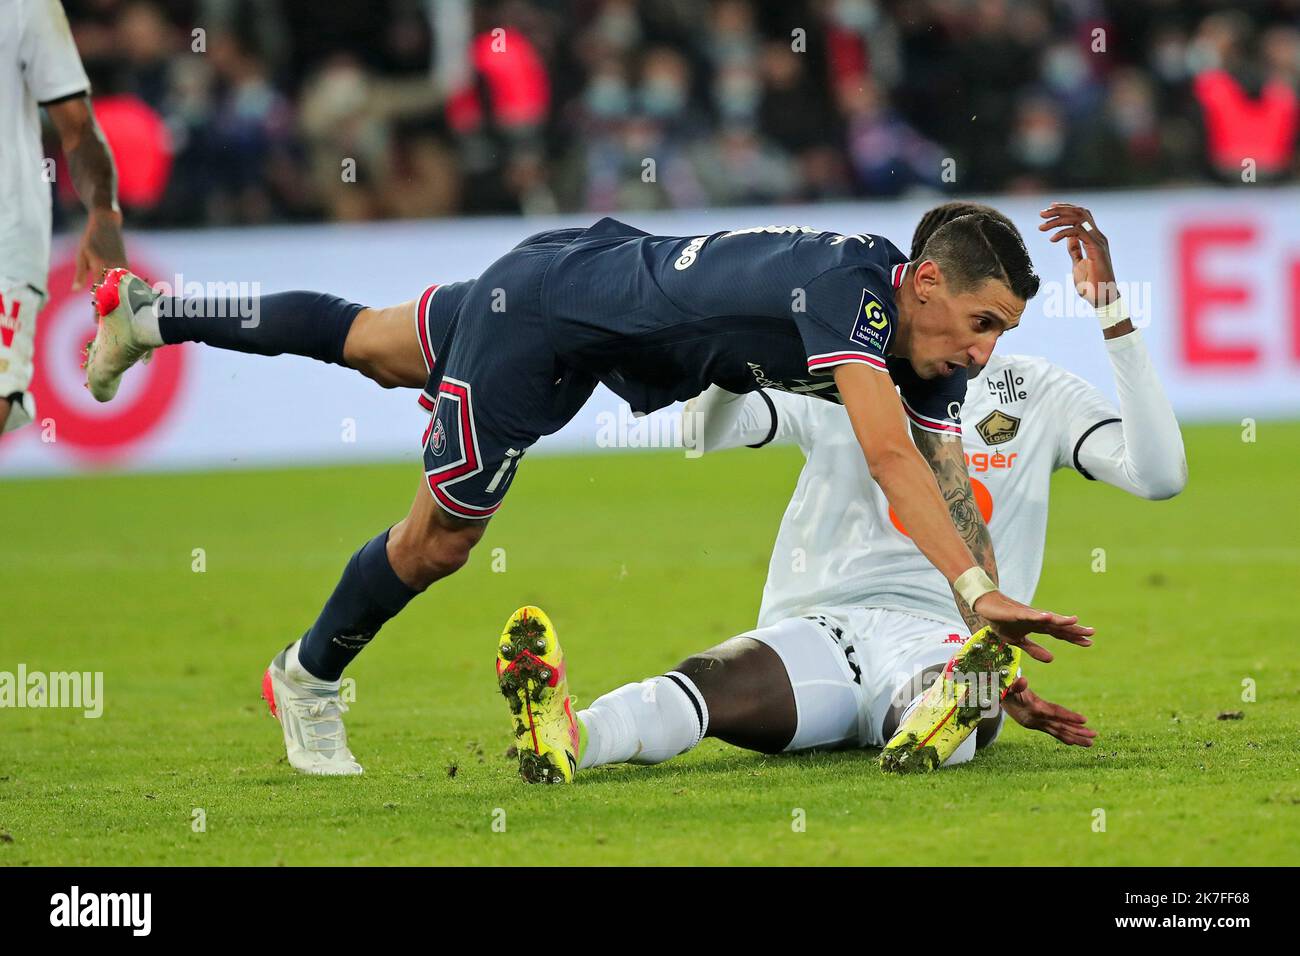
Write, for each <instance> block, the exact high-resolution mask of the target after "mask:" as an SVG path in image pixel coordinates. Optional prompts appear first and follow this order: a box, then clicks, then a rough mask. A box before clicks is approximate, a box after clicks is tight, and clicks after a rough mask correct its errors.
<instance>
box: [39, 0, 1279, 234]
mask: <svg viewBox="0 0 1300 956" xmlns="http://www.w3.org/2000/svg"><path fill="white" fill-rule="evenodd" d="M65 7H66V8H67V10H68V14H69V18H70V21H71V24H72V28H73V32H74V35H75V37H76V40H77V43H78V46H79V48H80V50H81V53H82V58H83V60H84V61H85V63H86V67H87V71H88V73H89V75H90V77H91V81H92V85H93V87H94V94H95V107H96V112H97V114H98V116H99V118H100V122H101V125H102V126H103V127H104V128H105V130H106V133H107V135H108V137H109V140H110V142H111V143H112V146H113V148H114V152H115V154H116V156H117V159H118V164H119V167H120V176H121V192H122V196H123V200H124V205H126V206H127V208H128V212H129V214H130V216H131V221H132V222H133V223H134V224H136V225H144V224H152V225H162V226H184V225H204V224H210V225H221V224H246V223H262V222H284V221H312V220H322V219H323V220H359V219H376V218H393V217H427V216H446V215H459V214H476V213H500V212H506V213H510V212H525V213H538V212H554V211H590V212H593V213H603V212H612V211H617V210H625V211H627V210H645V209H657V208H666V207H688V206H689V207H711V206H723V205H733V204H739V203H784V202H794V201H816V200H824V199H841V198H847V197H864V196H865V197H872V196H897V195H902V194H908V193H912V192H916V191H927V192H929V193H932V194H934V195H936V196H938V195H942V194H945V193H950V192H960V193H962V194H965V195H971V194H977V193H988V192H1003V191H1007V192H1044V191H1059V190H1063V189H1086V188H1124V187H1137V186H1152V185H1182V184H1189V183H1206V182H1220V183H1224V184H1241V183H1243V182H1261V183H1266V182H1278V181H1288V180H1293V179H1295V178H1296V175H1297V172H1298V171H1300V162H1298V161H1297V149H1296V141H1297V125H1298V122H1300V100H1298V99H1297V94H1298V91H1300V0H1276V2H1267V0H1256V2H1252V3H1249V4H1230V3H1222V2H1198V0H806V2H805V0H766V2H765V0H501V2H470V0H365V2H360V3H335V2H331V0H66V2H65ZM1238 7H1240V9H1238ZM51 151H52V152H53V151H54V147H53V146H52V147H51ZM66 179H67V177H60V181H61V182H66ZM60 200H61V201H62V202H64V204H65V205H66V206H68V207H72V206H74V205H75V204H74V203H73V202H71V197H70V196H61V197H60Z"/></svg>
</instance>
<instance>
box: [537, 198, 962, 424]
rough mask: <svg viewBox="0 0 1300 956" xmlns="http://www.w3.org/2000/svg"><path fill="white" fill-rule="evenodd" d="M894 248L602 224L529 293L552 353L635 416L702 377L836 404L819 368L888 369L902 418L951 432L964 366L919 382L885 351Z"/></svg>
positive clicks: (816, 236) (572, 245)
mask: <svg viewBox="0 0 1300 956" xmlns="http://www.w3.org/2000/svg"><path fill="white" fill-rule="evenodd" d="M907 261H908V260H907V256H905V255H904V254H903V253H902V252H901V251H899V249H898V248H897V247H896V246H894V244H893V243H891V242H890V241H889V240H888V239H885V238H883V237H881V236H873V235H866V234H863V235H849V236H845V235H838V234H836V233H830V232H820V231H817V230H814V229H811V228H808V227H802V226H767V227H759V228H755V229H741V230H736V231H732V232H718V233H713V234H712V235H708V236H696V237H690V236H652V235H649V234H647V233H645V232H642V231H641V230H638V229H635V228H633V227H631V226H628V225H626V224H625V223H621V222H618V221H617V220H614V219H602V220H601V221H600V222H598V223H596V224H595V225H594V226H592V227H591V228H590V229H588V230H586V231H585V232H584V233H582V234H581V235H580V236H579V237H578V238H576V239H574V240H572V241H571V242H569V243H568V244H567V245H566V246H565V247H564V248H563V249H562V250H561V251H560V252H559V253H558V254H557V255H556V256H555V259H554V261H553V262H552V264H551V265H550V268H549V270H548V271H547V273H546V276H545V279H544V281H543V284H542V289H541V306H542V310H543V312H544V313H545V315H546V317H547V322H548V327H549V332H550V338H551V342H552V345H553V346H554V348H555V350H556V353H557V354H558V355H559V357H560V358H561V359H562V360H563V361H565V362H566V363H568V364H571V365H573V366H574V367H576V368H580V369H583V370H585V371H587V372H590V373H592V374H594V375H595V376H596V377H597V378H599V379H600V381H602V382H604V383H605V384H606V385H607V386H608V387H609V388H611V389H612V390H613V391H614V392H615V393H617V394H618V395H620V396H621V397H622V398H624V399H625V400H626V401H627V402H628V404H629V405H631V406H632V408H633V410H635V411H639V412H649V411H653V410H654V409H656V408H662V407H663V406H665V405H668V404H670V403H672V402H674V401H682V400H685V399H689V398H692V397H694V396H695V395H698V394H699V393H700V392H702V391H704V390H705V389H706V388H707V387H708V386H709V385H711V384H716V385H719V386H721V387H722V388H725V389H727V390H728V391H731V392H736V393H744V392H750V391H753V390H755V389H758V388H778V389H782V390H785V391H789V392H798V393H804V394H808V395H813V396H816V397H819V398H825V399H829V400H831V401H839V398H840V396H839V393H838V392H837V390H836V388H835V382H834V379H833V377H832V376H831V375H830V372H831V370H832V369H833V368H834V367H835V366H837V365H842V364H845V363H860V364H863V365H869V366H871V367H872V368H874V369H877V370H878V371H881V372H886V373H888V374H889V375H890V376H891V377H892V378H893V381H894V383H895V384H896V385H898V386H899V390H900V392H901V394H902V397H903V401H904V404H905V406H906V407H907V410H908V413H909V415H910V416H911V418H912V420H913V421H914V422H915V423H917V424H918V425H920V426H921V427H924V428H927V429H929V430H932V431H952V430H955V427H956V425H955V423H956V421H957V413H958V410H959V409H960V406H961V402H962V400H963V399H964V398H965V394H966V378H965V376H964V375H951V376H946V377H942V378H935V379H922V378H921V377H920V376H918V375H917V374H916V373H915V371H914V370H913V369H912V367H911V365H910V363H908V362H907V361H906V360H905V359H901V358H894V357H891V356H890V355H889V347H890V341H891V339H892V337H893V335H894V331H895V328H896V325H897V321H898V309H897V306H896V304H895V301H894V291H895V289H896V288H897V287H898V285H899V284H901V281H902V275H903V270H904V267H905V266H906V264H907Z"/></svg>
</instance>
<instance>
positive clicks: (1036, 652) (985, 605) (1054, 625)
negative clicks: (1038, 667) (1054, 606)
mask: <svg viewBox="0 0 1300 956" xmlns="http://www.w3.org/2000/svg"><path fill="white" fill-rule="evenodd" d="M975 604H976V607H975V609H974V610H975V613H976V614H978V615H979V616H980V617H982V618H984V620H986V621H988V622H989V624H991V625H992V627H993V632H994V633H995V634H997V636H998V637H1000V638H1001V639H1002V640H1004V641H1006V642H1007V643H1008V644H1014V645H1016V646H1017V647H1019V648H1020V649H1021V650H1022V651H1024V652H1025V653H1026V654H1028V655H1029V656H1030V657H1032V658H1033V659H1034V660H1036V661H1041V662H1043V663H1044V664H1048V663H1051V660H1052V654H1051V652H1050V651H1048V650H1047V648H1045V647H1043V646H1042V645H1040V644H1035V643H1034V642H1033V641H1031V640H1030V639H1029V635H1030V634H1047V635H1049V636H1051V637H1055V638H1059V639H1060V640H1062V641H1068V642H1069V643H1071V644H1077V645H1078V646H1079V647H1091V646H1092V641H1090V640H1088V638H1090V637H1092V635H1093V634H1094V633H1096V632H1095V631H1094V630H1093V629H1092V628H1090V627H1084V626H1083V625H1082V624H1080V623H1079V618H1078V617H1077V616H1075V615H1065V614H1053V613H1052V612H1051V611H1039V610H1037V609H1035V608H1032V607H1030V606H1029V605H1027V604H1021V603H1020V602H1019V601H1013V600H1011V598H1009V597H1007V596H1006V595H1005V594H1003V593H1002V592H1001V591H990V592H989V593H988V594H985V595H983V596H982V597H981V598H980V599H979V600H978V601H976V602H975Z"/></svg>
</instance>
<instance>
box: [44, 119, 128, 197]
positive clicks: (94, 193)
mask: <svg viewBox="0 0 1300 956" xmlns="http://www.w3.org/2000/svg"><path fill="white" fill-rule="evenodd" d="M49 112H50V119H51V120H52V121H53V122H54V126H55V128H56V129H57V130H58V133H59V141H60V144H61V145H62V146H63V153H64V155H65V156H66V157H67V159H68V172H69V173H70V174H71V176H72V186H73V188H74V189H75V190H76V191H77V195H78V196H79V197H80V198H81V201H82V203H83V204H84V205H85V207H86V211H87V212H89V213H91V214H103V213H117V212H118V205H117V167H116V166H114V165H113V154H112V153H111V152H110V151H109V148H108V141H107V140H106V139H105V138H104V133H103V131H102V130H101V129H100V128H99V124H98V123H97V122H95V114H94V112H93V111H92V110H91V108H90V103H89V102H88V101H87V100H85V99H84V98H82V99H76V100H68V101H67V102H64V103H59V104H56V105H54V106H51V107H50V108H49Z"/></svg>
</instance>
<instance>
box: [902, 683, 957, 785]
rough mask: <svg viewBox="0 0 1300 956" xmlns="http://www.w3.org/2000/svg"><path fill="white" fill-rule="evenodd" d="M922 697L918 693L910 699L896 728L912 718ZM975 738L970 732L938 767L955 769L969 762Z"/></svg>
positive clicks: (922, 694)
mask: <svg viewBox="0 0 1300 956" xmlns="http://www.w3.org/2000/svg"><path fill="white" fill-rule="evenodd" d="M924 696H925V694H924V693H920V694H917V695H916V696H915V697H913V698H912V702H911V703H910V704H908V705H907V708H906V709H905V710H904V711H903V716H901V717H900V718H898V726H900V727H901V726H903V723H904V721H906V720H907V718H908V717H910V716H912V711H913V710H915V709H916V705H917V704H919V703H920V702H921V698H922V697H924ZM975 737H976V733H975V732H974V731H972V732H971V734H970V736H969V737H967V738H966V739H965V740H963V741H962V742H961V743H960V744H958V745H957V749H956V750H954V751H953V752H952V756H950V757H949V758H948V759H947V760H945V761H944V762H943V763H941V764H940V765H939V766H940V767H955V766H957V765H958V764H960V763H965V762H966V761H967V760H970V759H971V758H972V757H974V756H975Z"/></svg>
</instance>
